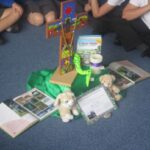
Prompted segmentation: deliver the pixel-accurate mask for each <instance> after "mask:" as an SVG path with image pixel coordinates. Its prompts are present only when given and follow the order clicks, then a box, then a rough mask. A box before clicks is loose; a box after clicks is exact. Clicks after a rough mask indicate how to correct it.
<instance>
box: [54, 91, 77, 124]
mask: <svg viewBox="0 0 150 150" xmlns="http://www.w3.org/2000/svg"><path fill="white" fill-rule="evenodd" d="M54 105H55V106H56V107H58V110H59V113H60V117H61V119H62V121H63V122H69V121H70V120H72V119H73V118H74V115H75V116H78V115H79V112H78V110H77V107H76V102H75V95H74V93H73V92H72V91H70V90H68V91H65V92H63V93H61V94H59V95H58V96H57V98H56V101H55V103H54Z"/></svg>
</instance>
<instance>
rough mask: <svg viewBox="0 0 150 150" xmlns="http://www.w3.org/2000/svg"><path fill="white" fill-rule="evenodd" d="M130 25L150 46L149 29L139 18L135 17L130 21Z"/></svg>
mask: <svg viewBox="0 0 150 150" xmlns="http://www.w3.org/2000/svg"><path fill="white" fill-rule="evenodd" d="M130 24H131V26H132V27H133V28H134V30H136V32H137V33H138V34H139V36H140V37H141V39H142V40H143V41H144V42H145V43H146V44H147V45H148V46H149V47H150V29H149V28H148V27H147V26H146V25H145V23H144V22H143V21H142V20H141V19H136V20H133V21H131V22H130Z"/></svg>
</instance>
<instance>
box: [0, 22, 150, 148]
mask: <svg viewBox="0 0 150 150" xmlns="http://www.w3.org/2000/svg"><path fill="white" fill-rule="evenodd" d="M44 32H45V29H44V26H42V27H40V28H35V27H32V26H30V25H26V24H25V25H24V28H23V30H22V32H21V33H19V34H10V33H7V34H5V37H6V38H7V39H8V40H9V42H8V43H7V44H6V45H4V46H0V101H2V100H4V99H7V98H10V97H16V96H17V95H19V94H21V93H23V92H25V91H26V86H25V85H26V81H27V78H28V77H29V75H30V74H31V72H32V71H36V70H40V69H45V68H54V67H56V66H57V64H58V49H59V38H58V37H55V38H52V39H49V40H47V39H45V35H44V34H45V33H44ZM83 34H91V29H90V28H89V27H86V28H84V29H82V30H80V31H76V36H75V37H76V38H75V39H77V37H78V36H79V35H83ZM113 39H114V35H113V34H109V35H107V36H105V37H104V38H103V46H102V54H103V56H104V61H103V63H104V64H109V63H110V62H112V61H117V60H123V59H128V60H130V61H132V62H133V63H135V64H137V65H139V66H140V67H142V68H143V69H145V70H147V71H150V59H149V58H141V56H140V54H141V52H140V51H137V50H135V51H132V52H126V51H124V49H123V48H122V47H117V46H114V45H113ZM75 44H76V40H75ZM149 118H150V79H147V80H144V81H142V82H139V83H137V84H136V85H134V86H132V87H130V88H129V89H128V90H127V95H126V97H125V98H123V99H122V101H121V102H119V109H117V110H116V111H114V112H113V115H112V117H111V118H110V119H108V120H104V119H100V120H99V121H98V122H96V123H95V124H93V125H87V124H86V122H85V121H84V120H83V119H82V118H80V119H77V120H74V121H72V122H71V123H68V124H64V123H62V121H61V120H60V119H57V118H52V117H49V118H47V119H45V120H44V121H42V122H40V123H38V124H36V125H35V126H33V127H32V128H30V129H29V130H27V131H26V132H24V133H23V134H22V135H20V136H18V137H17V138H15V139H12V138H10V137H9V136H8V135H7V134H5V133H4V132H3V131H0V150H12V149H13V150H150V119H149Z"/></svg>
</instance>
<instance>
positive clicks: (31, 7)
mask: <svg viewBox="0 0 150 150" xmlns="http://www.w3.org/2000/svg"><path fill="white" fill-rule="evenodd" d="M26 6H27V10H28V12H29V14H28V16H27V20H28V22H29V23H30V24H32V25H35V26H40V25H42V24H43V23H44V18H43V15H42V13H41V11H40V8H39V4H38V2H33V1H32V0H28V1H27V3H26Z"/></svg>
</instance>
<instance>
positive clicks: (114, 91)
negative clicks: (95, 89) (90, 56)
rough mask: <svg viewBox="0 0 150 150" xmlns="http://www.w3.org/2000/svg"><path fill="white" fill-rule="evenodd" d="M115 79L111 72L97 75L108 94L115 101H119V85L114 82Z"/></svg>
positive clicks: (120, 96)
mask: <svg viewBox="0 0 150 150" xmlns="http://www.w3.org/2000/svg"><path fill="white" fill-rule="evenodd" d="M115 80H116V78H115V76H114V75H112V74H105V75H102V76H100V77H99V81H100V82H101V84H102V85H103V86H104V87H106V88H107V89H108V90H109V92H110V94H111V95H112V97H113V98H114V99H115V100H116V101H119V100H121V98H122V95H121V94H120V89H119V87H118V86H116V85H115V84H114V82H115Z"/></svg>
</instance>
